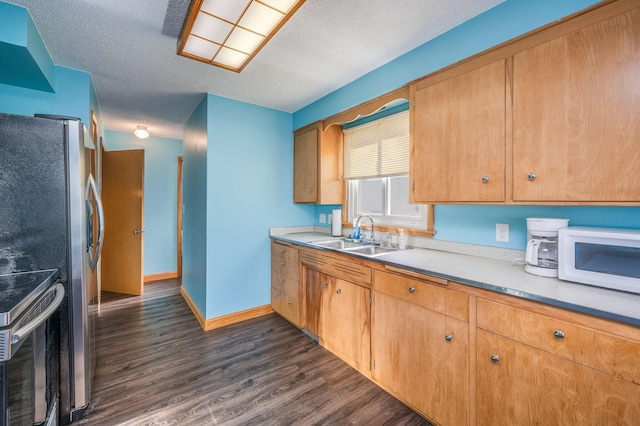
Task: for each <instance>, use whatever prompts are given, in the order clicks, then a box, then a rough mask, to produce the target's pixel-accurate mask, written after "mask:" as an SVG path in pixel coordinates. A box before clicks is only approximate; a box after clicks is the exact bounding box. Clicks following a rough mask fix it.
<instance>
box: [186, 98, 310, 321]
mask: <svg viewBox="0 0 640 426" xmlns="http://www.w3.org/2000/svg"><path fill="white" fill-rule="evenodd" d="M205 116H206V119H205ZM205 135H206V136H205ZM292 165H293V143H292V127H291V114H288V113H284V112H281V111H276V110H273V109H268V108H264V107H260V106H256V105H251V104H247V103H243V102H238V101H234V100H231V99H227V98H222V97H219V96H215V95H207V96H206V98H205V99H204V100H203V102H202V103H201V104H200V106H199V107H198V108H197V109H196V110H195V111H194V113H193V114H192V116H191V118H190V119H189V121H188V122H187V124H186V125H185V139H184V187H185V189H184V204H185V214H184V219H183V220H184V225H183V227H184V236H183V253H184V265H183V286H184V288H185V290H186V291H187V292H188V293H189V295H190V297H191V298H192V299H193V300H194V302H195V303H196V305H197V306H198V309H199V310H200V311H201V313H202V314H203V315H204V316H205V318H207V319H208V318H214V317H219V316H221V315H225V314H229V313H232V312H238V311H242V310H246V309H250V308H254V307H256V306H262V305H267V304H269V303H270V275H271V273H270V271H271V267H270V249H269V247H270V240H269V228H270V227H280V226H297V225H309V224H312V223H313V213H314V207H313V206H309V205H296V204H293V201H292V198H293V196H292V194H293V169H292ZM205 203H206V204H205Z"/></svg>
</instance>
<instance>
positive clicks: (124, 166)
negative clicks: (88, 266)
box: [102, 149, 144, 296]
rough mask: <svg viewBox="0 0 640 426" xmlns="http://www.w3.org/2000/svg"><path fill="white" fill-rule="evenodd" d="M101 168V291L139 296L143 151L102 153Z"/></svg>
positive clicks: (141, 286)
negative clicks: (103, 224)
mask: <svg viewBox="0 0 640 426" xmlns="http://www.w3.org/2000/svg"><path fill="white" fill-rule="evenodd" d="M102 167H103V168H102V201H103V204H104V216H105V238H104V246H103V249H102V290H104V291H110V292H114V293H124V294H132V295H138V296H139V295H142V293H143V289H144V286H143V283H144V274H143V272H144V271H143V265H144V150H142V149H136V150H126V151H105V152H104V157H103V158H102Z"/></svg>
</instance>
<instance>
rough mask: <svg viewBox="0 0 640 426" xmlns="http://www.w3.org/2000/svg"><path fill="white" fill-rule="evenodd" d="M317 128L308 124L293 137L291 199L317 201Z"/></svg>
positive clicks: (302, 201)
mask: <svg viewBox="0 0 640 426" xmlns="http://www.w3.org/2000/svg"><path fill="white" fill-rule="evenodd" d="M318 132H319V129H318V127H317V126H315V125H314V126H310V127H306V128H304V129H301V130H300V131H296V132H295V133H294V137H293V201H294V202H295V203H316V202H318V143H319V140H318V139H319V135H318Z"/></svg>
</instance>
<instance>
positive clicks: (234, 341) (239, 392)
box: [74, 280, 429, 426]
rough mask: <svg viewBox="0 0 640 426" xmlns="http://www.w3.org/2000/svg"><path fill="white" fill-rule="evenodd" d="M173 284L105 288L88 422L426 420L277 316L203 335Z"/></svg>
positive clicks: (420, 422)
mask: <svg viewBox="0 0 640 426" xmlns="http://www.w3.org/2000/svg"><path fill="white" fill-rule="evenodd" d="M179 286H180V282H179V281H177V280H167V281H160V282H156V283H151V284H147V285H146V286H145V295H144V296H143V297H130V296H122V295H116V294H110V293H103V298H102V308H101V315H100V318H99V321H98V324H97V334H98V338H97V342H96V352H97V357H98V361H97V368H96V376H95V379H94V385H93V395H92V401H91V404H90V406H89V407H88V409H87V411H86V412H85V414H84V416H83V417H82V418H81V419H80V420H78V421H77V422H75V423H74V424H76V425H78V424H90V425H198V426H199V425H258V424H259V425H346V424H362V425H368V426H373V425H429V423H428V422H427V421H426V420H424V419H423V418H421V417H420V416H418V415H417V414H416V413H414V412H413V411H411V410H410V409H409V408H407V407H406V406H404V405H403V404H402V403H400V402H399V401H398V400H396V399H395V398H393V397H392V396H390V395H389V394H388V393H386V392H384V391H383V390H382V389H380V388H379V387H377V386H376V385H374V384H373V383H372V382H370V381H369V380H367V379H366V378H364V377H363V376H362V375H360V374H359V373H357V372H356V371H355V370H354V369H352V368H351V367H349V366H348V365H347V364H345V363H344V362H342V361H341V360H340V359H338V358H337V357H336V356H334V355H333V354H331V353H330V352H328V351H327V350H325V349H324V348H322V347H321V346H320V345H318V343H317V342H315V341H314V340H313V339H311V338H310V337H309V336H307V335H306V334H304V333H303V332H301V331H300V330H298V329H297V328H295V327H293V326H292V325H291V324H289V323H288V322H287V321H286V320H284V319H282V318H281V317H280V316H278V315H276V314H271V315H266V316H263V317H260V318H256V319H252V320H249V321H244V322H242V323H238V324H234V325H230V326H227V327H224V328H220V329H216V330H211V331H208V332H204V331H202V328H201V327H200V325H199V324H198V322H197V321H196V319H195V318H194V317H193V315H192V313H191V311H190V310H189V308H188V306H187V304H186V303H185V302H184V300H183V299H182V296H181V295H180V292H179Z"/></svg>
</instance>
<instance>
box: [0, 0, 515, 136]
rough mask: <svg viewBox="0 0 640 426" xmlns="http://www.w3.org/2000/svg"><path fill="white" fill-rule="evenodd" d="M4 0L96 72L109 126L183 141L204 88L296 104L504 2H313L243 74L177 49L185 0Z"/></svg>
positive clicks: (57, 55)
mask: <svg viewBox="0 0 640 426" xmlns="http://www.w3.org/2000/svg"><path fill="white" fill-rule="evenodd" d="M4 1H8V2H9V3H14V4H18V5H22V6H24V7H26V8H27V9H29V11H30V13H31V16H32V17H33V20H34V21H35V23H36V26H37V27H38V30H39V31H40V34H41V35H42V38H43V39H44V42H45V44H46V46H47V48H48V49H49V52H50V54H51V56H52V57H53V61H54V62H55V63H56V65H60V66H63V67H67V68H74V69H78V70H83V71H88V72H89V73H91V75H92V78H93V82H94V86H95V90H96V93H97V96H98V102H99V104H100V109H101V112H102V121H103V127H104V128H105V129H108V130H116V131H122V132H132V131H133V130H134V129H135V125H136V124H144V125H147V126H148V127H149V130H150V131H151V133H152V134H153V135H155V136H162V137H170V138H178V139H181V138H182V127H183V124H184V123H185V121H186V120H187V118H188V117H189V116H190V115H191V112H193V110H194V108H195V107H196V106H197V105H198V103H199V102H200V100H201V99H202V96H203V94H204V93H212V94H216V95H220V96H224V97H228V98H232V99H236V100H240V101H244V102H249V103H252V104H257V105H262V106H266V107H270V108H274V109H278V110H282V111H286V112H294V111H297V110H298V109H300V108H302V107H304V106H306V105H308V104H309V103H311V102H313V101H315V100H317V99H319V98H321V97H323V96H325V95H327V94H329V93H331V92H333V91H334V90H336V89H338V88H340V87H342V86H344V85H345V84H347V83H349V82H351V81H353V80H355V79H357V78H358V77H360V76H362V75H364V74H366V73H368V72H369V71H372V70H373V69H375V68H378V67H379V66H381V65H383V64H385V63H387V62H389V61H391V60H392V59H394V58H396V57H398V56H400V55H402V54H404V53H406V52H408V51H409V50H411V49H413V48H415V47H417V46H419V45H421V44H423V43H425V42H427V41H428V40H430V39H432V38H434V37H436V36H438V35H440V34H442V33H443V32H445V31H447V30H449V29H451V28H453V27H455V26H456V25H459V24H461V23H462V22H464V21H466V20H468V19H470V18H472V17H474V16H476V15H478V14H480V13H482V12H484V11H485V10H487V9H489V8H491V7H493V6H495V5H497V4H498V3H501V2H502V1H503V0H446V1H443V0H397V1H393V2H390V1H388V0H348V1H345V0H307V1H306V3H305V4H303V5H302V7H301V8H300V10H299V11H298V12H297V13H296V14H295V15H294V16H293V17H292V18H291V19H290V20H289V21H288V22H287V23H286V24H285V25H284V27H283V28H282V29H281V30H280V31H279V32H278V33H277V34H276V35H275V36H274V37H273V38H272V39H271V41H270V42H269V43H268V44H267V45H266V46H265V47H264V48H263V49H262V51H261V52H260V53H258V55H257V56H256V57H255V58H254V59H253V60H252V61H251V62H250V63H249V65H247V67H246V68H245V69H244V70H243V71H242V72H241V73H239V74H238V73H235V72H232V71H227V70H223V69H220V68H216V67H213V66H210V65H206V64H203V63H200V62H197V61H193V60H190V59H187V58H184V57H181V56H178V55H177V54H176V50H177V37H178V34H179V32H180V28H181V26H182V21H183V18H184V14H185V13H186V9H187V8H188V3H189V1H188V0H136V1H132V0H108V1H105V0H56V1H44V0H4Z"/></svg>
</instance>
